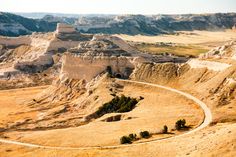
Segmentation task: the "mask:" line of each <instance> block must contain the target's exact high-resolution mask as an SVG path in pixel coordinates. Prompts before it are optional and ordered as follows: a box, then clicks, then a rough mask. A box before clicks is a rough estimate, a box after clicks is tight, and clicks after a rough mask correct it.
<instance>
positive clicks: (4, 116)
mask: <svg viewBox="0 0 236 157" xmlns="http://www.w3.org/2000/svg"><path fill="white" fill-rule="evenodd" d="M47 87H48V86H40V87H32V88H21V89H12V90H2V91H0V106H1V110H0V127H1V123H5V121H7V122H8V123H9V122H11V121H12V122H13V121H17V120H18V118H22V117H18V116H17V115H15V113H17V112H24V111H27V107H26V106H24V105H22V104H23V102H25V101H27V100H30V99H32V98H33V97H34V96H35V95H36V94H38V93H40V92H42V91H43V90H44V89H45V88H47ZM12 115H13V116H12ZM21 116H22V115H21ZM23 116H26V117H27V114H25V115H23Z"/></svg>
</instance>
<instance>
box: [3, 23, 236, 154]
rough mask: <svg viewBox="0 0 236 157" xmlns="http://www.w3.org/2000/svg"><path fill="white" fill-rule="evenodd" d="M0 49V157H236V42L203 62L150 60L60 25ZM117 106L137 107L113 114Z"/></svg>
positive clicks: (109, 39) (7, 41)
mask: <svg viewBox="0 0 236 157" xmlns="http://www.w3.org/2000/svg"><path fill="white" fill-rule="evenodd" d="M0 48H1V49H0V60H1V64H0V77H1V79H0V84H1V89H4V90H2V91H0V98H1V99H0V106H1V110H0V113H1V114H0V146H1V147H0V152H1V153H0V156H4V157H5V156H75V157H76V156H78V157H81V156H96V157H97V156H101V157H102V156H109V157H113V156H114V157H117V156H120V157H123V156H127V157H128V156H130V157H131V156H140V157H141V156H142V157H156V156H235V155H236V151H235V150H236V124H235V122H236V109H235V104H236V97H235V96H236V41H230V42H226V43H225V44H224V45H223V46H222V45H219V47H217V48H214V49H212V50H211V51H209V52H207V53H205V54H201V55H200V56H199V57H197V58H189V57H178V56H173V55H168V54H166V55H151V54H145V53H142V52H139V51H138V50H136V49H135V48H134V47H132V46H130V45H129V44H127V43H126V42H125V41H124V40H122V39H121V38H118V37H116V36H109V35H102V34H98V35H90V34H81V33H79V32H77V31H76V30H75V29H74V28H73V27H71V26H68V25H65V24H58V26H57V30H56V31H55V32H52V33H44V34H42V33H34V34H33V35H29V36H20V37H16V38H9V37H1V38H0ZM30 86H34V87H30ZM19 87H24V88H19ZM12 88H17V89H12ZM119 99H122V100H124V101H125V100H129V101H130V102H129V103H130V104H129V105H131V104H132V103H131V100H132V101H133V102H136V104H135V106H134V107H130V108H128V109H129V110H128V111H125V112H122V110H121V108H120V109H119V110H116V111H114V110H113V107H114V106H110V105H111V104H113V105H117V104H119V101H118V100H119ZM114 102H115V104H114ZM116 103H117V104H116ZM120 105H121V104H120ZM123 110H124V108H123ZM180 119H185V120H186V126H185V127H184V128H183V129H180V130H179V129H177V127H176V121H178V120H180ZM163 126H167V127H168V130H167V132H165V131H163ZM143 131H147V132H149V134H150V137H149V138H147V136H146V138H142V137H144V136H142V135H139V134H140V132H143ZM129 134H137V138H136V139H135V140H133V141H132V144H121V143H120V139H121V137H123V136H127V135H129Z"/></svg>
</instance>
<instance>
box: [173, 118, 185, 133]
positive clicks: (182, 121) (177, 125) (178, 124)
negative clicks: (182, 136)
mask: <svg viewBox="0 0 236 157" xmlns="http://www.w3.org/2000/svg"><path fill="white" fill-rule="evenodd" d="M185 124H186V120H185V119H180V120H178V121H177V122H176V123H175V128H176V130H181V129H183V128H186V125H185Z"/></svg>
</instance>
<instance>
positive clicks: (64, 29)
mask: <svg viewBox="0 0 236 157" xmlns="http://www.w3.org/2000/svg"><path fill="white" fill-rule="evenodd" d="M75 32H76V30H75V28H74V27H73V26H71V25H67V24H64V23H59V24H57V29H56V33H57V34H60V33H75Z"/></svg>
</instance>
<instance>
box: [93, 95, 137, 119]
mask: <svg viewBox="0 0 236 157" xmlns="http://www.w3.org/2000/svg"><path fill="white" fill-rule="evenodd" d="M137 103H138V100H136V99H135V98H130V97H126V96H124V95H122V96H121V97H119V96H116V97H115V98H113V99H112V100H111V101H110V102H108V103H105V104H104V105H102V106H101V107H100V108H99V109H98V110H97V111H96V112H95V114H96V115H97V117H101V116H103V115H104V114H107V113H114V112H118V113H123V112H129V111H131V110H133V109H134V107H135V105H136V104H137Z"/></svg>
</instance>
